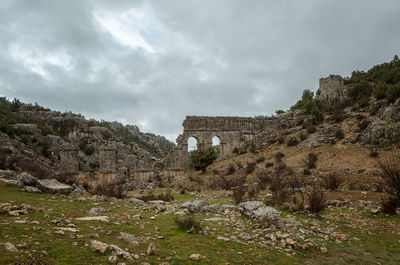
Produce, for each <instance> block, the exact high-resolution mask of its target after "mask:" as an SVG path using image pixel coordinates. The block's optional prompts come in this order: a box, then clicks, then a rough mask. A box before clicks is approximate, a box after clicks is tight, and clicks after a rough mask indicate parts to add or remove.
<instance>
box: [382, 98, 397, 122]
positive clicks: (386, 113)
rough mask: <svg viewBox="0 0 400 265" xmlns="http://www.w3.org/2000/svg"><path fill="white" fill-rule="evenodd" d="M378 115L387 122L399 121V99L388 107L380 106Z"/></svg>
mask: <svg viewBox="0 0 400 265" xmlns="http://www.w3.org/2000/svg"><path fill="white" fill-rule="evenodd" d="M379 116H380V117H381V118H382V119H383V120H385V121H387V122H400V99H397V100H396V102H395V103H393V104H391V105H389V106H388V107H386V108H382V111H381V113H380V115H379Z"/></svg>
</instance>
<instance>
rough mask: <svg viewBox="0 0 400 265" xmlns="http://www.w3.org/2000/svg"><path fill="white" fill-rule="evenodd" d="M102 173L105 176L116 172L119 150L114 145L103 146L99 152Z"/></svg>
mask: <svg viewBox="0 0 400 265" xmlns="http://www.w3.org/2000/svg"><path fill="white" fill-rule="evenodd" d="M99 159H100V172H101V173H103V174H107V173H115V172H116V167H115V165H116V160H117V150H116V148H115V146H113V145H103V146H102V147H101V148H100V150H99Z"/></svg>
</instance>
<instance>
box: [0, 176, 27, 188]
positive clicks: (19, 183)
mask: <svg viewBox="0 0 400 265" xmlns="http://www.w3.org/2000/svg"><path fill="white" fill-rule="evenodd" d="M0 181H1V182H4V183H5V184H7V185H8V186H10V187H15V188H23V187H24V183H23V182H22V181H19V180H16V179H6V178H0Z"/></svg>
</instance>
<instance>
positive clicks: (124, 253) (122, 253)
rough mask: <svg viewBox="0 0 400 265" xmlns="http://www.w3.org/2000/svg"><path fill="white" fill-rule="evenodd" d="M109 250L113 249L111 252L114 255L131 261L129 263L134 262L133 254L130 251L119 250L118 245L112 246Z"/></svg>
mask: <svg viewBox="0 0 400 265" xmlns="http://www.w3.org/2000/svg"><path fill="white" fill-rule="evenodd" d="M109 248H110V249H111V252H112V253H113V254H114V255H116V256H117V257H119V258H122V259H126V260H129V261H132V260H133V258H132V256H131V254H130V253H129V252H128V251H125V250H122V249H121V248H119V247H118V246H116V245H110V246H109Z"/></svg>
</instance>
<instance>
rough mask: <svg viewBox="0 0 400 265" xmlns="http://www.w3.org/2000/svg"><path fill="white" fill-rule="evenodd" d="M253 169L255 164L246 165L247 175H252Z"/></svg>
mask: <svg viewBox="0 0 400 265" xmlns="http://www.w3.org/2000/svg"><path fill="white" fill-rule="evenodd" d="M255 168H256V163H255V162H249V163H247V167H246V171H247V174H251V173H253V172H254V169H255Z"/></svg>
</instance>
